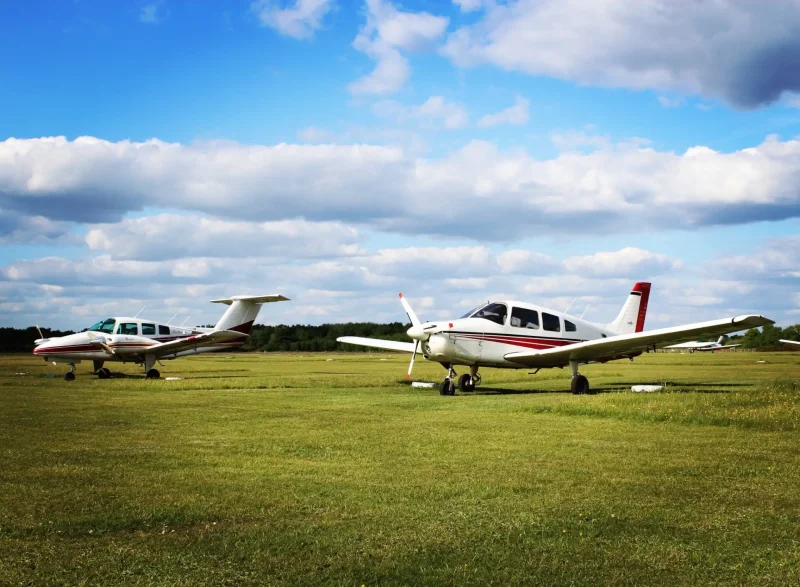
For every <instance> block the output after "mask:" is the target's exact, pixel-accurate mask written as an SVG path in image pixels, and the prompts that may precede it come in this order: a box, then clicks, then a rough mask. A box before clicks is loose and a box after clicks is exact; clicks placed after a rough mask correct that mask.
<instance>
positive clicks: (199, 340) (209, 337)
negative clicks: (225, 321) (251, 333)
mask: <svg viewBox="0 0 800 587" xmlns="http://www.w3.org/2000/svg"><path fill="white" fill-rule="evenodd" d="M245 336H246V335H244V334H242V333H241V332H235V331H233V330H214V331H212V332H206V333H204V334H195V335H192V336H187V337H186V338H179V339H177V340H170V341H169V342H162V343H160V344H154V345H153V346H150V347H147V350H146V351H144V352H146V353H148V354H149V353H154V354H155V355H156V358H158V357H165V356H167V355H171V354H173V353H179V352H181V351H186V350H189V349H194V348H197V347H201V346H207V345H209V344H213V343H216V342H228V341H231V340H236V339H242V338H245Z"/></svg>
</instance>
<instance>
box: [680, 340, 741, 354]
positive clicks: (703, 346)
mask: <svg viewBox="0 0 800 587" xmlns="http://www.w3.org/2000/svg"><path fill="white" fill-rule="evenodd" d="M724 339H725V337H724V336H720V337H719V338H718V339H717V342H697V341H696V340H693V341H691V342H682V343H680V344H671V345H669V346H665V347H664V348H665V349H681V350H687V351H689V352H690V353H693V352H695V351H701V352H705V351H718V350H721V349H732V348H736V347H737V346H742V345H740V344H726V345H723V344H722V341H723V340H724Z"/></svg>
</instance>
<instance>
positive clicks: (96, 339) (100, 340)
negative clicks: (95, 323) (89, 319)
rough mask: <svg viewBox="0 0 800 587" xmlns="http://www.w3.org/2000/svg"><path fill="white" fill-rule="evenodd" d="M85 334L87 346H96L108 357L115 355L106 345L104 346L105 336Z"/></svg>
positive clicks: (92, 333)
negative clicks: (87, 338) (87, 337)
mask: <svg viewBox="0 0 800 587" xmlns="http://www.w3.org/2000/svg"><path fill="white" fill-rule="evenodd" d="M86 334H87V335H88V336H89V344H96V345H97V346H99V347H100V348H101V349H103V350H104V351H105V352H106V353H108V354H109V355H113V354H115V353H114V349H112V348H111V347H110V346H108V344H106V337H105V336H98V335H97V334H95V333H94V332H87V333H86Z"/></svg>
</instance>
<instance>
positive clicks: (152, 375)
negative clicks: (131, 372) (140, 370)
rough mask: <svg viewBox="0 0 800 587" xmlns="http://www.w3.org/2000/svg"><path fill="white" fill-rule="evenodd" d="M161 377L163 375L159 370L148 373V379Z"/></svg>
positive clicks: (151, 370)
mask: <svg viewBox="0 0 800 587" xmlns="http://www.w3.org/2000/svg"><path fill="white" fill-rule="evenodd" d="M159 377H161V373H159V372H158V369H150V370H149V371H148V372H147V378H148V379H158V378H159Z"/></svg>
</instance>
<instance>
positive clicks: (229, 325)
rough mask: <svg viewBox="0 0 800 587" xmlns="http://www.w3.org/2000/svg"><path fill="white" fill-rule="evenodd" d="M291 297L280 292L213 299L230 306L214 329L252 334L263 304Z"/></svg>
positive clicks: (284, 300)
mask: <svg viewBox="0 0 800 587" xmlns="http://www.w3.org/2000/svg"><path fill="white" fill-rule="evenodd" d="M287 301H289V298H287V297H284V296H282V295H280V294H275V295H268V296H233V297H230V298H224V299H221V300H211V302H212V303H215V304H227V305H228V306H230V308H228V309H227V310H225V313H224V314H223V315H222V318H220V319H219V320H218V321H217V324H216V326H214V330H233V331H235V332H241V333H242V334H250V330H251V329H252V328H253V323H254V322H255V321H256V318H257V317H258V312H259V311H260V310H261V305H262V304H266V303H269V302H287Z"/></svg>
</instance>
